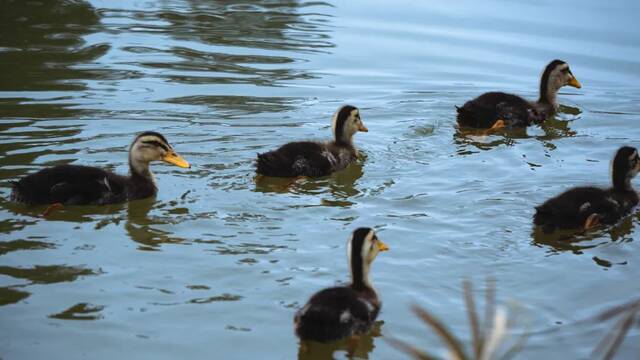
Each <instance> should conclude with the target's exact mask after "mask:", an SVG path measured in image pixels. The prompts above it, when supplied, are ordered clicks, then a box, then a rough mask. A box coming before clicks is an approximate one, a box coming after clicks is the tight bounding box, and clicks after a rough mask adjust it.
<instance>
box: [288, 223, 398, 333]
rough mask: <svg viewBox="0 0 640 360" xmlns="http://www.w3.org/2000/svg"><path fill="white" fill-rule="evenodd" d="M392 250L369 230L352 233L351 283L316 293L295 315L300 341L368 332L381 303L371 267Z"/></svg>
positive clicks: (358, 230) (350, 248) (350, 251)
mask: <svg viewBox="0 0 640 360" xmlns="http://www.w3.org/2000/svg"><path fill="white" fill-rule="evenodd" d="M388 249H389V248H388V247H387V246H386V245H385V244H384V243H382V242H381V241H380V240H379V239H378V238H377V236H376V234H375V232H374V231H373V230H372V229H370V228H359V229H357V230H356V231H354V232H353V235H352V237H351V239H350V240H349V245H348V252H347V254H348V256H349V262H350V267H351V277H352V282H351V284H349V285H347V286H338V287H331V288H327V289H324V290H321V291H319V292H317V293H316V294H314V295H313V296H312V297H311V298H310V299H309V301H308V302H307V304H306V305H305V306H304V307H302V308H301V309H300V310H299V311H298V312H297V313H296V315H295V318H294V325H295V333H296V335H297V336H298V337H299V338H300V339H301V340H312V341H319V342H329V341H335V340H339V339H342V338H345V337H349V336H353V335H360V334H363V333H366V332H367V331H368V330H369V329H370V328H371V326H372V325H373V323H374V321H375V320H376V318H377V316H378V313H379V311H380V308H381V306H382V303H381V302H380V300H379V298H378V294H377V293H376V291H375V290H374V289H373V286H372V285H371V282H370V281H369V268H370V265H371V263H372V262H373V259H374V258H375V257H376V255H377V253H378V252H380V251H385V250H388Z"/></svg>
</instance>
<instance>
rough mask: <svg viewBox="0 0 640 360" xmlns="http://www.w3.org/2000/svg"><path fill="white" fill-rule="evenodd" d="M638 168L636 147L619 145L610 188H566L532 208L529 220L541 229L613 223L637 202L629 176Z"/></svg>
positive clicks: (638, 161) (639, 160)
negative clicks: (531, 215)
mask: <svg viewBox="0 0 640 360" xmlns="http://www.w3.org/2000/svg"><path fill="white" fill-rule="evenodd" d="M638 171H640V157H638V150H636V148H633V147H629V146H624V147H621V148H620V149H619V150H618V152H617V153H616V156H615V157H614V159H613V164H612V171H611V177H612V181H613V187H612V188H610V189H600V188H597V187H590V186H589V187H586V186H585V187H577V188H573V189H571V190H568V191H566V192H564V193H562V194H560V195H558V196H556V197H554V198H551V199H549V200H547V201H546V202H545V203H544V204H542V205H540V206H538V207H536V213H535V215H534V216H533V223H534V224H536V225H538V226H541V227H542V229H543V230H544V231H545V232H550V231H552V230H555V229H572V228H583V229H584V230H588V229H590V228H592V227H594V226H596V225H598V224H601V223H602V224H614V223H615V222H617V221H618V220H619V219H620V218H622V217H623V216H625V215H626V214H628V213H629V212H630V211H631V209H632V208H633V207H634V206H635V205H637V204H638V194H637V193H636V192H635V190H634V189H633V188H632V187H631V179H633V178H634V177H635V176H636V175H637V174H638Z"/></svg>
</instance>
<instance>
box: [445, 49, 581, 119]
mask: <svg viewBox="0 0 640 360" xmlns="http://www.w3.org/2000/svg"><path fill="white" fill-rule="evenodd" d="M565 85H569V86H573V87H575V88H578V89H579V88H581V87H582V85H581V84H580V82H579V81H578V80H577V79H576V77H575V76H574V75H573V73H572V72H571V69H569V64H567V63H566V62H564V61H562V60H553V61H552V62H550V63H549V65H547V67H546V68H545V69H544V72H543V73H542V77H541V79H540V97H539V98H538V101H534V102H530V101H527V100H525V99H523V98H521V97H520V96H517V95H513V94H506V93H503V92H488V93H484V94H482V95H480V96H478V97H477V98H475V99H473V100H470V101H467V102H466V103H465V104H464V105H463V106H462V107H457V106H456V110H457V112H458V125H459V126H464V127H474V128H484V129H486V128H494V129H497V128H503V127H506V128H514V127H527V126H529V125H531V124H534V123H541V122H543V121H544V120H546V119H547V118H548V117H549V116H551V115H553V114H555V113H556V112H557V111H558V103H557V101H556V95H557V93H558V90H559V89H560V88H561V87H563V86H565Z"/></svg>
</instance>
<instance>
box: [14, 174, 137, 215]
mask: <svg viewBox="0 0 640 360" xmlns="http://www.w3.org/2000/svg"><path fill="white" fill-rule="evenodd" d="M125 181H126V180H125V179H124V178H123V177H120V176H118V175H115V174H112V173H110V172H107V171H104V170H102V169H99V168H94V167H89V166H79V165H60V166H55V167H52V168H46V169H42V170H40V171H38V172H36V173H33V174H31V175H28V176H25V177H24V178H22V179H20V180H19V181H14V182H13V183H12V185H13V190H12V192H11V200H12V201H16V202H21V203H25V204H29V205H37V204H53V203H62V204H70V205H72V204H103V203H113V202H119V201H124V200H125V199H126V192H125V184H124V182H125Z"/></svg>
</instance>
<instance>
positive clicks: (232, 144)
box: [0, 0, 640, 359]
mask: <svg viewBox="0 0 640 360" xmlns="http://www.w3.org/2000/svg"><path fill="white" fill-rule="evenodd" d="M8 4H9V6H7V8H8V11H6V9H5V11H3V12H2V15H0V20H1V21H0V24H2V25H0V29H1V30H0V118H1V120H0V165H1V166H0V180H2V182H3V184H2V187H1V188H0V198H1V199H0V233H2V236H1V240H0V327H1V328H2V329H3V336H2V338H1V339H0V356H1V357H3V358H5V357H6V358H7V359H18V358H21V359H37V358H51V357H55V358H59V357H64V358H68V359H79V358H100V359H107V358H115V357H125V358H147V357H153V358H154V359H175V358H205V357H213V358H221V357H223V358H225V359H251V358H264V357H265V354H269V356H268V357H269V358H277V359H291V358H295V357H298V356H299V357H300V358H306V359H307V358H311V359H313V358H323V357H326V356H329V355H328V354H331V353H333V356H335V357H336V358H344V356H345V349H346V345H345V344H343V343H341V344H334V345H331V346H329V347H323V348H321V349H316V350H315V352H314V353H312V354H308V353H305V354H300V355H299V354H298V342H297V339H296V338H295V336H294V335H293V329H292V318H293V314H294V312H295V310H296V309H297V308H299V307H300V306H301V305H302V304H303V303H304V302H305V301H306V300H307V299H308V297H309V296H310V295H311V294H312V293H313V292H314V291H317V290H319V289H320V288H322V287H326V286H330V285H332V284H335V283H336V282H338V281H345V280H347V278H348V269H347V264H346V256H345V242H346V240H347V238H348V236H349V233H350V232H351V231H352V230H353V229H355V228H356V227H358V226H370V227H374V228H376V229H377V230H378V232H379V236H380V238H381V239H383V240H384V241H385V242H386V243H388V244H389V246H390V247H391V251H389V252H386V253H383V254H381V255H380V256H379V257H378V259H377V260H376V262H375V264H374V267H373V274H372V279H373V282H374V284H375V286H376V288H377V289H378V291H379V293H380V294H381V296H382V299H383V302H384V306H383V311H382V313H381V315H380V320H381V322H380V323H379V324H378V326H377V329H376V331H374V333H373V334H372V335H371V336H367V337H365V338H364V339H363V341H362V343H361V344H360V347H359V348H358V349H357V351H356V354H355V356H356V357H358V358H372V359H394V358H401V357H402V356H403V355H402V354H401V353H399V352H398V351H397V350H395V349H394V348H392V347H391V346H390V345H389V344H388V343H387V342H385V341H384V340H383V339H382V337H381V336H380V335H382V336H395V337H399V338H403V339H405V340H407V341H410V342H413V343H416V344H420V345H421V346H422V347H424V348H427V347H429V348H431V349H435V350H436V351H440V352H441V354H445V352H444V351H445V349H444V348H442V347H441V345H440V344H439V342H438V340H437V339H436V337H435V336H434V335H432V334H431V333H429V332H428V331H426V330H425V327H424V326H423V325H422V324H420V323H419V321H418V320H417V319H416V318H415V317H414V316H413V315H412V313H411V311H410V308H409V306H410V305H411V304H413V303H418V304H421V305H423V306H425V307H427V308H429V309H430V310H432V311H433V312H435V313H436V314H437V315H439V316H441V317H442V318H443V319H445V320H446V322H447V324H449V326H450V327H451V328H452V330H454V331H455V332H456V333H459V334H462V336H463V339H465V340H469V337H468V335H467V324H466V320H465V314H464V312H463V301H462V297H461V294H462V289H461V287H462V284H461V282H462V279H464V278H471V279H472V280H474V281H475V282H476V283H477V284H481V283H482V282H483V281H484V278H485V276H487V275H492V276H494V277H495V278H496V279H497V284H498V298H499V300H500V301H507V300H508V299H515V300H517V301H518V302H519V303H520V304H521V305H522V307H523V312H524V313H525V314H526V317H527V319H528V320H527V321H528V326H529V329H530V331H531V332H535V333H536V334H537V335H535V336H532V337H531V339H530V341H529V345H528V347H527V348H526V349H525V350H524V352H523V353H522V354H521V356H522V358H543V357H550V356H551V357H558V356H560V357H563V358H589V355H590V352H591V349H593V347H594V346H595V344H596V343H597V341H598V340H599V339H600V338H601V337H602V336H603V335H604V334H605V332H606V329H607V327H606V326H607V325H606V324H603V325H601V326H599V327H597V326H572V324H573V323H574V322H575V321H577V320H579V319H583V318H588V317H590V316H594V315H595V314H597V313H599V312H600V311H602V310H603V309H605V308H607V307H608V306H611V305H613V304H618V303H620V302H623V301H627V300H630V299H632V298H634V297H637V296H638V294H639V293H640V291H639V290H640V282H639V281H638V278H639V277H640V266H639V264H640V248H639V245H638V242H637V241H634V240H635V239H636V238H637V236H638V234H639V230H638V229H637V227H638V224H639V219H640V218H639V217H638V215H637V214H634V215H632V216H630V217H628V218H626V219H624V220H623V221H622V222H621V223H620V224H619V225H617V226H615V227H613V228H611V229H604V230H600V231H597V232H595V233H594V234H590V235H589V236H585V237H582V238H580V239H579V240H581V241H578V242H572V243H567V242H558V241H554V240H553V239H550V238H548V237H544V236H542V237H541V236H538V235H537V234H535V233H534V232H533V229H532V227H531V216H532V215H533V206H534V205H536V204H538V203H540V202H542V201H544V200H545V199H546V198H548V197H550V196H552V195H554V194H556V193H558V192H560V191H562V190H564V189H566V188H567V187H568V186H571V185H574V184H597V185H603V186H605V185H607V184H608V183H609V174H608V171H609V170H608V168H609V161H610V159H611V157H612V155H613V153H614V151H615V150H616V149H617V148H618V147H619V146H621V145H623V144H629V145H633V146H638V145H640V144H639V143H638V141H637V139H638V138H640V128H639V127H638V126H637V121H638V118H639V116H638V115H639V114H640V87H639V86H638V84H639V83H640V62H639V61H638V59H640V46H639V45H640V33H639V32H638V27H637V19H636V16H635V14H637V13H638V10H640V6H639V5H638V3H636V2H632V1H623V2H620V3H615V4H609V3H607V4H605V3H602V2H599V1H586V2H585V1H581V2H579V1H570V2H563V3H557V2H538V3H536V4H529V3H527V2H512V1H490V2H484V3H482V5H481V4H479V3H477V2H473V1H463V2H456V3H451V2H437V3H431V2H430V3H429V4H427V3H424V4H422V3H420V2H412V1H400V2H395V3H394V4H393V5H389V4H386V3H384V2H370V1H348V2H347V1H331V2H318V1H284V2H273V1H244V2H243V1H236V2H226V1H198V0H191V1H189V0H185V1H173V2H164V1H135V2H131V1H106V0H91V1H58V2H56V5H54V6H49V5H45V4H43V3H40V2H22V1H10V2H9V3H8ZM555 58H560V59H563V60H566V61H568V62H569V63H570V65H571V67H572V70H573V72H574V74H575V75H576V76H577V78H578V79H579V80H580V81H581V82H582V84H583V88H582V89H579V90H578V89H573V88H563V89H562V91H561V93H560V103H561V104H562V105H563V107H562V111H561V112H560V113H559V114H558V115H557V116H556V117H555V118H554V119H552V120H551V121H549V122H548V123H547V124H545V125H544V126H542V127H532V128H530V129H527V130H526V132H514V133H508V134H497V135H493V136H484V137H483V136H465V135H463V134H459V133H458V132H457V130H456V127H455V120H454V119H455V110H454V105H461V104H462V103H464V102H465V101H466V100H468V99H470V98H472V97H474V96H476V95H478V94H480V93H482V92H484V91H489V90H503V91H509V92H515V93H518V94H521V95H523V96H526V97H529V98H535V97H536V96H537V84H538V79H539V74H540V72H541V71H542V69H543V67H544V66H545V65H546V64H547V63H548V62H549V61H550V60H552V59H555ZM345 103H349V104H354V105H356V106H358V107H359V108H360V109H361V113H362V117H363V120H364V122H365V124H366V125H367V127H368V128H369V130H370V131H369V132H368V133H361V134H358V135H357V136H356V142H357V145H358V146H359V147H360V149H361V150H362V152H363V153H364V155H365V160H363V161H362V162H360V163H358V164H354V165H353V166H351V167H349V168H348V169H346V170H344V171H342V172H339V173H336V174H334V175H332V176H330V177H326V178H320V179H314V180H302V181H298V182H295V183H293V184H289V183H288V182H287V181H276V180H269V181H267V182H260V183H257V184H256V182H255V181H254V172H253V171H254V170H253V159H254V157H255V154H256V153H257V152H261V151H265V150H268V149H271V148H274V147H276V146H278V145H279V144H281V143H283V142H284V141H289V140H296V139H325V138H328V137H329V136H330V119H331V115H332V114H333V112H334V111H335V110H336V109H337V107H338V106H340V105H342V104H345ZM145 130H156V131H160V132H161V133H163V134H164V135H166V136H167V138H168V139H169V141H170V142H171V143H172V144H173V145H174V147H175V149H176V150H177V151H178V152H179V153H180V154H181V155H183V156H184V157H185V158H186V159H188V160H189V161H190V162H191V163H192V164H193V167H192V168H191V169H179V168H175V167H169V166H165V165H162V164H158V165H154V166H153V171H154V172H155V174H156V176H157V180H158V184H159V188H160V191H159V193H158V196H157V197H156V198H153V199H145V200H140V201H135V202H132V203H130V204H123V205H113V206H105V207H92V206H87V207H68V208H65V209H63V210H60V211H58V212H56V213H54V214H52V215H51V216H50V217H49V218H47V219H43V218H41V217H39V216H38V215H39V214H40V213H41V212H42V210H43V207H26V206H22V205H16V204H12V203H10V202H8V196H9V191H10V190H9V187H8V185H7V184H6V181H8V180H11V179H16V178H18V177H20V176H23V175H25V174H28V173H30V172H33V171H36V170H38V169H41V168H43V167H45V166H50V165H55V164H64V163H73V164H90V165H97V166H102V167H105V168H109V169H112V170H114V171H117V172H122V173H125V172H126V171H127V169H128V166H127V149H128V145H129V143H130V141H131V140H132V139H133V137H134V136H135V134H136V133H138V132H141V131H145ZM476 292H477V295H482V292H481V291H480V287H477V291H476ZM639 336H640V335H639V332H638V329H637V328H635V329H634V330H632V332H631V334H630V335H629V337H628V339H627V341H626V342H625V344H624V346H623V348H622V350H621V354H620V355H621V358H625V357H630V356H632V355H631V354H637V353H638V351H640V346H639V345H638V344H640V341H638V339H639Z"/></svg>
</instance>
